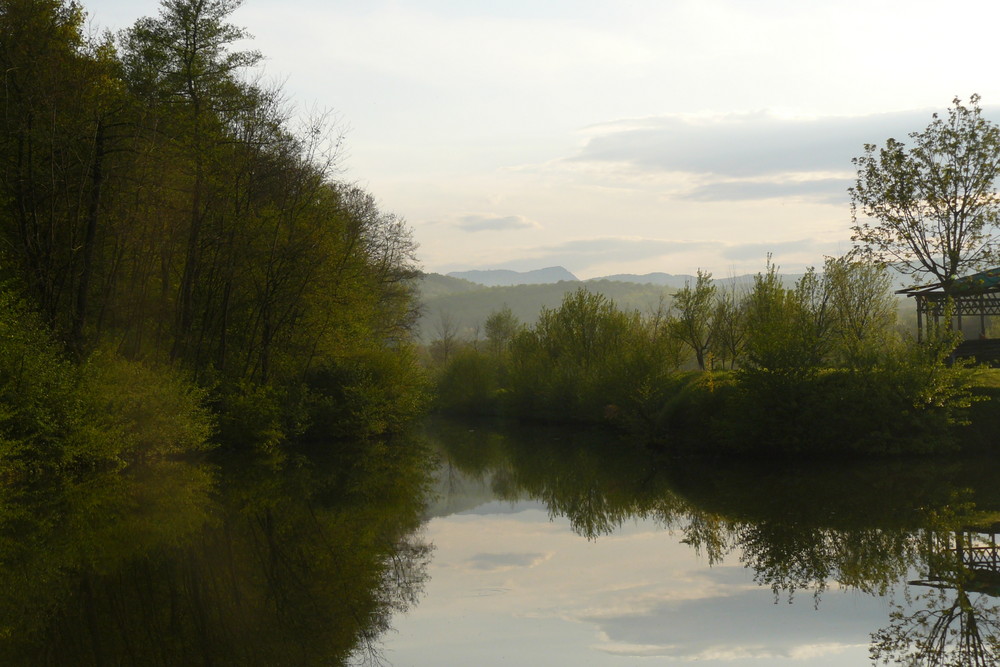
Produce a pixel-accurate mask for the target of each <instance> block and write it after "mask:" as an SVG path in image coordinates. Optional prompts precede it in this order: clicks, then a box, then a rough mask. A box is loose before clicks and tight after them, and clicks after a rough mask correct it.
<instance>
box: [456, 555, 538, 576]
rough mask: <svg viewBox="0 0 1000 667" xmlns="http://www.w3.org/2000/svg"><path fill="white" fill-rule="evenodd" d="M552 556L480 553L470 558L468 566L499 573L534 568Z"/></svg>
mask: <svg viewBox="0 0 1000 667" xmlns="http://www.w3.org/2000/svg"><path fill="white" fill-rule="evenodd" d="M551 557H552V554H543V553H503V554H498V553H480V554H476V555H475V556H473V557H472V558H470V559H469V560H468V561H467V562H468V565H469V566H470V567H471V568H472V569H474V570H486V571H489V572H499V571H503V570H512V569H515V568H521V567H534V566H536V565H538V564H539V563H544V562H545V561H547V560H548V559H549V558H551Z"/></svg>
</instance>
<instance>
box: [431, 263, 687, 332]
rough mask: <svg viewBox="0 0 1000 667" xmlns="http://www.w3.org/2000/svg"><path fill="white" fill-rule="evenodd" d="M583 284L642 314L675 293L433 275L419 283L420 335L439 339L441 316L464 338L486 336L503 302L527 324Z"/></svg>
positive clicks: (605, 284) (606, 284) (619, 285)
mask: <svg viewBox="0 0 1000 667" xmlns="http://www.w3.org/2000/svg"><path fill="white" fill-rule="evenodd" d="M581 287H583V288H585V289H587V290H588V291H590V292H596V293H599V294H603V295H604V296H606V297H608V298H609V299H611V300H612V301H614V302H615V303H616V304H618V306H619V307H622V308H636V309H639V310H641V311H643V312H647V311H650V310H654V309H655V308H656V307H657V305H658V304H659V302H660V298H661V297H663V298H669V293H670V292H672V291H673V290H671V289H669V288H667V287H664V286H662V285H649V284H645V285H643V284H638V283H626V282H611V281H607V280H600V281H588V282H585V283H584V282H580V281H579V280H563V281H561V282H558V283H543V284H534V285H504V286H495V287H486V286H484V285H476V284H474V283H470V282H469V281H467V280H462V279H460V278H454V277H452V276H442V275H440V274H435V273H428V274H426V275H424V277H423V278H422V280H421V281H420V284H419V290H420V300H421V303H422V309H421V315H420V319H419V321H418V322H417V327H418V338H419V340H420V341H421V342H423V343H430V342H431V341H432V340H435V339H437V338H440V337H441V331H440V330H441V328H442V326H443V322H442V319H445V320H447V321H448V323H449V324H450V325H451V326H453V327H455V328H456V329H457V333H458V336H459V338H462V339H465V340H475V339H476V337H477V335H478V336H479V337H480V338H481V337H483V334H482V332H481V331H478V329H479V328H480V327H482V325H483V323H484V322H486V318H487V317H489V316H490V314H491V313H493V312H494V311H497V310H500V309H501V308H503V307H504V306H509V307H510V309H511V311H512V312H513V313H514V315H516V316H517V318H518V319H520V320H521V321H522V322H525V323H527V324H533V323H534V322H535V320H536V319H537V318H538V313H539V312H540V311H541V310H542V308H557V307H558V306H559V305H560V304H561V303H562V301H563V297H564V296H565V295H566V294H567V293H568V292H573V291H575V290H577V289H579V288H581ZM477 331H478V333H477Z"/></svg>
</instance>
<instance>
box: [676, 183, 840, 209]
mask: <svg viewBox="0 0 1000 667" xmlns="http://www.w3.org/2000/svg"><path fill="white" fill-rule="evenodd" d="M853 184H854V182H853V181H852V180H851V179H849V178H815V179H807V180H789V179H776V180H766V181H760V180H722V181H714V182H710V183H706V184H704V185H699V186H696V187H695V188H694V189H692V190H690V191H689V192H687V193H685V194H682V195H680V197H679V198H680V199H688V200H691V201H698V202H713V201H749V200H759V199H782V198H789V197H798V198H802V199H812V200H815V201H819V202H822V203H827V204H833V205H836V206H846V205H847V203H848V201H849V197H848V193H847V188H849V187H851V185H853Z"/></svg>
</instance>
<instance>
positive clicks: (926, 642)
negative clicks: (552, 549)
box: [435, 424, 1000, 665]
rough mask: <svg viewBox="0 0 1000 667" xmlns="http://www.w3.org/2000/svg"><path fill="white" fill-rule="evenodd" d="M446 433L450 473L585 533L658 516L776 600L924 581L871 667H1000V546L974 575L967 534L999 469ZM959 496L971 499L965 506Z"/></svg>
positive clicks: (536, 435) (874, 642)
mask: <svg viewBox="0 0 1000 667" xmlns="http://www.w3.org/2000/svg"><path fill="white" fill-rule="evenodd" d="M435 432H436V433H437V434H438V441H439V446H440V447H441V448H442V449H443V450H444V451H445V456H446V459H447V461H448V462H449V463H448V465H452V466H455V467H456V468H458V469H460V470H462V472H464V473H465V474H468V475H472V476H473V477H478V478H480V479H482V480H490V482H491V484H492V487H493V491H494V493H495V495H496V496H497V497H499V498H501V499H507V500H512V501H513V500H523V499H540V500H542V501H544V502H545V504H546V505H547V507H548V508H549V512H550V514H552V515H554V516H556V515H558V516H565V517H567V518H568V519H569V521H570V523H571V526H572V527H573V529H574V530H575V531H576V532H578V533H579V534H581V535H583V536H585V537H587V538H588V539H598V538H599V537H600V536H602V535H607V534H611V533H613V532H614V531H616V530H617V529H618V528H619V527H621V526H622V525H623V523H624V522H625V521H628V520H631V519H634V518H638V519H655V520H657V521H658V522H659V523H660V524H661V525H663V526H664V527H665V528H667V529H671V530H675V531H677V532H679V533H681V535H682V541H683V542H685V543H687V544H689V545H691V546H692V547H693V548H695V549H697V550H699V551H700V552H702V553H705V554H706V555H707V556H708V559H709V562H710V563H712V564H718V563H722V562H723V561H724V560H725V559H727V558H730V557H733V556H735V557H738V558H739V559H740V561H741V562H742V563H743V564H744V565H745V566H746V567H747V568H749V569H750V570H752V571H753V573H754V579H755V581H756V582H757V583H758V584H760V585H762V586H766V587H769V588H771V590H772V591H773V592H774V595H775V601H776V602H777V601H779V600H780V599H782V598H784V599H786V600H787V601H788V602H792V601H793V599H794V597H795V595H796V594H797V593H798V592H802V591H808V592H809V593H810V594H811V595H812V598H813V604H814V605H819V604H820V602H821V597H822V594H823V593H824V591H826V590H827V589H828V587H830V586H831V585H836V586H837V587H838V588H840V589H848V590H855V591H860V592H863V593H867V594H869V595H875V596H889V595H892V594H893V593H894V591H895V590H897V589H898V587H899V586H900V585H901V584H906V582H907V579H908V576H912V575H911V573H912V572H915V571H916V572H923V573H926V575H927V576H926V577H925V579H923V580H921V581H914V582H910V586H909V587H907V588H906V589H905V590H906V593H905V595H904V597H905V601H904V603H903V604H896V605H894V610H893V611H892V613H891V616H890V619H889V620H890V623H889V625H888V626H887V627H885V628H883V629H881V630H877V631H876V632H874V633H872V636H871V646H870V657H871V659H872V661H873V662H880V661H881V662H883V663H885V664H910V665H995V664H1000V607H998V605H997V604H996V602H995V600H996V598H995V597H994V596H996V595H997V594H1000V574H998V573H997V572H996V569H998V568H1000V563H998V561H1000V558H998V551H997V548H996V546H995V545H994V546H992V547H991V548H992V552H991V556H990V557H991V558H992V563H993V564H992V567H993V570H994V571H993V572H992V574H988V573H986V572H985V570H984V568H983V567H981V566H977V567H971V566H970V561H969V555H970V554H972V553H979V554H980V555H982V553H983V551H982V550H980V551H979V552H976V551H975V550H973V549H972V548H971V547H973V546H974V543H973V542H972V541H971V535H972V533H970V531H969V530H968V529H963V527H967V526H970V525H984V523H985V524H989V523H991V522H992V521H996V518H997V517H998V516H1000V514H998V511H1000V489H998V487H997V485H996V484H995V481H994V480H993V479H992V478H991V471H992V470H993V469H994V467H993V466H992V465H990V464H989V463H987V464H986V465H984V464H983V462H969V463H962V462H958V461H951V462H942V461H926V462H916V463H912V462H884V461H883V462H874V463H864V464H857V465H851V464H832V463H830V462H824V463H823V464H822V465H811V466H810V465H793V464H779V463H775V462H767V463H762V464H751V463H748V462H739V463H735V464H728V465H727V464H725V463H721V462H712V463H705V462H700V463H698V462H691V461H673V460H664V459H657V458H655V457H653V456H651V455H649V454H647V453H644V452H643V451H641V450H640V449H639V448H637V447H634V446H632V445H630V444H629V443H621V442H606V441H603V442H602V441H601V440H600V438H597V439H595V438H594V437H592V436H588V435H587V434H576V435H572V434H569V433H567V432H565V431H560V432H554V431H553V432H549V433H548V434H547V435H546V433H545V432H544V431H541V430H536V431H533V432H527V431H524V432H500V431H494V430H491V429H489V428H481V427H477V428H472V429H470V428H468V427H467V426H462V427H459V428H453V427H451V426H449V425H448V424H440V425H437V426H435ZM967 489H971V491H968V492H966V491H965V490H967ZM960 492H961V493H970V494H971V496H969V497H968V498H967V500H968V502H958V501H956V497H957V496H956V494H959V493H960ZM973 500H974V501H975V504H972V502H971V501H973ZM977 507H978V508H979V509H976V508H977ZM990 510H992V512H991V511H990ZM945 536H948V537H947V539H946V538H945ZM980 546H981V545H980ZM958 547H961V548H958ZM917 588H919V590H920V592H919V593H918V594H913V592H912V590H911V589H913V590H916V589H917Z"/></svg>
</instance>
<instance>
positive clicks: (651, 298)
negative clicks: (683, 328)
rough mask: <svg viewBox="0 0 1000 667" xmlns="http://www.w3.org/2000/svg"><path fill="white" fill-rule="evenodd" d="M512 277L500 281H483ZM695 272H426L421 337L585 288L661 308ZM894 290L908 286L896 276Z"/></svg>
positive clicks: (728, 282)
mask: <svg viewBox="0 0 1000 667" xmlns="http://www.w3.org/2000/svg"><path fill="white" fill-rule="evenodd" d="M559 275H566V276H570V278H569V279H565V280H561V281H555V282H550V281H547V280H545V279H546V278H553V277H556V276H559ZM802 275H803V274H801V273H797V274H783V275H782V276H781V279H782V283H783V284H784V285H785V286H786V287H789V288H790V287H793V286H794V285H795V283H796V281H798V280H799V279H800V278H801V277H802ZM500 280H504V281H508V282H510V283H511V284H504V285H497V284H487V283H485V282H479V281H492V282H494V283H495V282H497V281H500ZM694 280H695V276H690V275H684V274H679V275H677V274H669V273H647V274H644V275H637V274H617V275H613V276H606V277H601V278H591V279H588V280H585V281H580V280H578V279H577V278H576V277H575V276H573V274H572V273H570V272H569V271H567V270H566V269H564V268H563V267H550V268H548V269H540V270H538V271H526V272H518V271H500V270H497V271H456V272H453V273H451V274H448V275H441V274H439V273H427V274H424V275H423V277H422V278H421V280H420V286H419V290H420V301H421V303H422V306H423V307H422V310H421V316H420V319H419V321H418V325H417V326H418V340H419V341H420V342H421V343H424V344H427V343H429V342H430V341H433V340H435V339H437V338H440V337H441V334H442V331H443V329H444V328H445V327H448V328H451V329H453V330H454V331H456V332H457V334H458V336H459V338H462V339H465V340H475V339H476V338H477V335H478V337H480V338H481V337H482V336H483V334H482V333H481V332H479V333H478V334H477V329H479V328H481V327H482V325H483V323H484V322H485V321H486V318H487V317H489V316H490V314H491V313H493V312H494V311H497V310H499V309H501V308H503V307H504V306H505V305H506V306H509V307H510V309H511V311H513V313H514V315H516V316H517V317H518V318H519V319H520V320H521V321H522V322H525V323H529V324H531V323H534V322H535V320H536V319H537V317H538V313H539V312H540V311H541V309H542V308H556V307H558V306H559V304H560V303H562V300H563V297H564V296H565V295H566V294H567V293H568V292H572V291H574V290H577V289H579V288H580V287H583V288H585V289H587V290H588V291H591V292H596V293H599V294H603V295H604V296H606V297H608V298H609V299H611V300H612V301H614V302H615V303H616V304H617V305H618V306H619V307H621V308H627V309H638V310H639V311H641V312H650V311H653V310H655V309H656V308H657V306H658V305H659V303H660V300H661V298H662V299H663V300H664V301H665V303H666V304H667V305H669V303H670V295H671V294H673V293H674V292H675V291H677V290H678V289H680V288H682V287H684V285H685V284H686V283H688V282H691V283H693V282H694ZM715 282H716V285H718V286H719V287H720V288H722V289H736V290H737V291H742V290H744V289H749V288H750V287H751V286H752V285H753V275H750V274H747V275H743V276H732V277H726V278H721V279H717V280H716V281H715ZM893 282H894V287H893V289H899V287H901V286H903V285H905V284H907V283H906V281H905V278H904V277H902V276H899V275H898V274H897V275H896V276H895V277H894V281H893ZM899 305H900V316H901V319H902V320H904V321H907V322H908V321H910V320H913V319H915V315H914V312H913V311H914V309H913V304H912V300H911V299H905V298H903V299H900V302H899Z"/></svg>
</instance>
